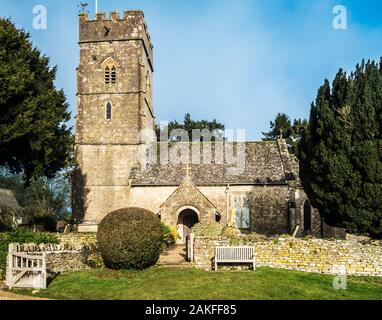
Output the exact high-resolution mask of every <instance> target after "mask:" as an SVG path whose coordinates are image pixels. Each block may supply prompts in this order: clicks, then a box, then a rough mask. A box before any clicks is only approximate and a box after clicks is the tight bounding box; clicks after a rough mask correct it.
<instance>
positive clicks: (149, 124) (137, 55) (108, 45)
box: [73, 11, 154, 223]
mask: <svg viewBox="0 0 382 320" xmlns="http://www.w3.org/2000/svg"><path fill="white" fill-rule="evenodd" d="M79 45H80V63H79V67H78V85H77V88H78V93H77V99H78V108H77V118H76V147H75V152H76V170H75V174H74V176H73V210H74V213H75V215H76V217H77V218H78V220H79V221H80V222H81V223H82V222H83V223H98V222H99V221H100V220H101V219H102V218H103V217H104V216H105V215H106V214H107V213H109V212H110V211H111V209H113V208H115V209H118V203H116V202H115V201H114V200H115V199H116V198H117V197H118V191H120V190H121V192H120V193H121V194H123V195H125V196H124V197H123V198H122V199H125V198H126V197H127V195H128V191H129V175H130V171H131V169H132V168H133V167H137V166H139V164H138V161H137V154H138V150H139V147H140V146H141V145H142V144H144V143H146V141H143V138H142V137H140V135H139V132H140V131H141V130H144V129H153V128H154V116H153V107H152V73H153V52H152V49H153V47H152V44H151V40H150V36H149V34H148V32H147V26H146V23H145V21H144V16H143V13H142V12H141V11H127V12H125V14H124V16H123V17H119V15H118V14H117V13H116V12H112V13H111V15H110V18H109V19H107V18H106V17H105V14H103V13H100V14H98V15H97V19H96V20H88V17H87V15H86V14H82V15H80V36H79ZM107 59H113V61H115V62H116V65H117V68H116V82H115V83H106V82H105V78H104V77H105V70H104V67H103V64H104V62H105V61H107ZM107 103H110V104H111V106H112V116H111V119H107V117H106V105H107ZM121 202H123V203H126V202H125V201H123V200H122V201H121Z"/></svg>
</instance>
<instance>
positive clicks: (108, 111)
mask: <svg viewBox="0 0 382 320" xmlns="http://www.w3.org/2000/svg"><path fill="white" fill-rule="evenodd" d="M112 113H113V107H112V105H111V103H110V102H108V103H107V104H106V119H107V120H111V118H112V116H113V114H112Z"/></svg>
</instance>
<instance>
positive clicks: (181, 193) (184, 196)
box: [160, 178, 216, 225]
mask: <svg viewBox="0 0 382 320" xmlns="http://www.w3.org/2000/svg"><path fill="white" fill-rule="evenodd" d="M186 208H194V209H196V212H197V213H198V215H199V221H200V222H206V221H214V220H213V219H214V218H215V215H216V207H215V205H214V204H213V203H212V202H211V201H210V200H209V199H208V198H207V197H206V196H205V195H204V194H203V193H202V192H201V191H200V190H199V189H198V188H197V187H195V185H194V184H193V183H192V181H191V180H190V179H188V178H186V179H185V180H184V181H183V183H182V184H181V185H180V186H179V187H178V188H177V189H176V190H175V191H174V192H173V193H172V194H171V196H170V197H169V198H168V199H167V200H166V201H165V202H164V203H163V205H162V206H161V207H160V215H161V218H162V220H163V221H164V222H165V223H167V224H170V225H176V224H177V223H178V221H177V219H178V215H179V213H180V212H181V211H182V209H186Z"/></svg>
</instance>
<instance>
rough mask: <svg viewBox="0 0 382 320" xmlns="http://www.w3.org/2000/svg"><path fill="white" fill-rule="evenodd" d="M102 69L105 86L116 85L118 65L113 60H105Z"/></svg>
mask: <svg viewBox="0 0 382 320" xmlns="http://www.w3.org/2000/svg"><path fill="white" fill-rule="evenodd" d="M102 69H103V71H104V80H105V84H115V83H117V70H118V63H117V61H115V60H114V59H113V58H110V57H109V58H107V59H106V60H105V61H104V62H103V63H102Z"/></svg>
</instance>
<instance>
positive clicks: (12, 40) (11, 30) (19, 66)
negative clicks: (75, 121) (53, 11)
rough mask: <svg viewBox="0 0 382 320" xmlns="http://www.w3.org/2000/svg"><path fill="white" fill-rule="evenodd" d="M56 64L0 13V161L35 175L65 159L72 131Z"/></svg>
mask: <svg viewBox="0 0 382 320" xmlns="http://www.w3.org/2000/svg"><path fill="white" fill-rule="evenodd" d="M55 77H56V68H55V67H54V68H50V66H49V59H48V58H47V57H45V56H43V55H41V53H40V51H39V50H38V49H36V48H34V47H33V46H32V44H31V42H30V38H29V34H27V33H26V32H24V31H23V30H18V29H16V27H15V26H14V25H13V23H12V22H11V21H10V20H6V19H0V84H1V85H0V166H5V167H7V168H8V169H9V170H10V171H11V172H12V173H22V174H23V176H24V180H25V182H26V184H28V183H29V182H30V181H32V179H33V178H37V177H41V176H45V177H48V178H53V177H54V176H55V174H56V173H57V172H58V171H60V170H61V169H62V168H64V167H65V166H66V165H67V164H68V161H69V158H70V152H71V146H72V135H71V132H70V128H68V127H67V126H66V123H67V121H68V120H69V119H70V113H69V111H68V104H67V102H66V98H65V95H64V93H63V91H62V90H57V89H56V88H55V85H54V80H55Z"/></svg>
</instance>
